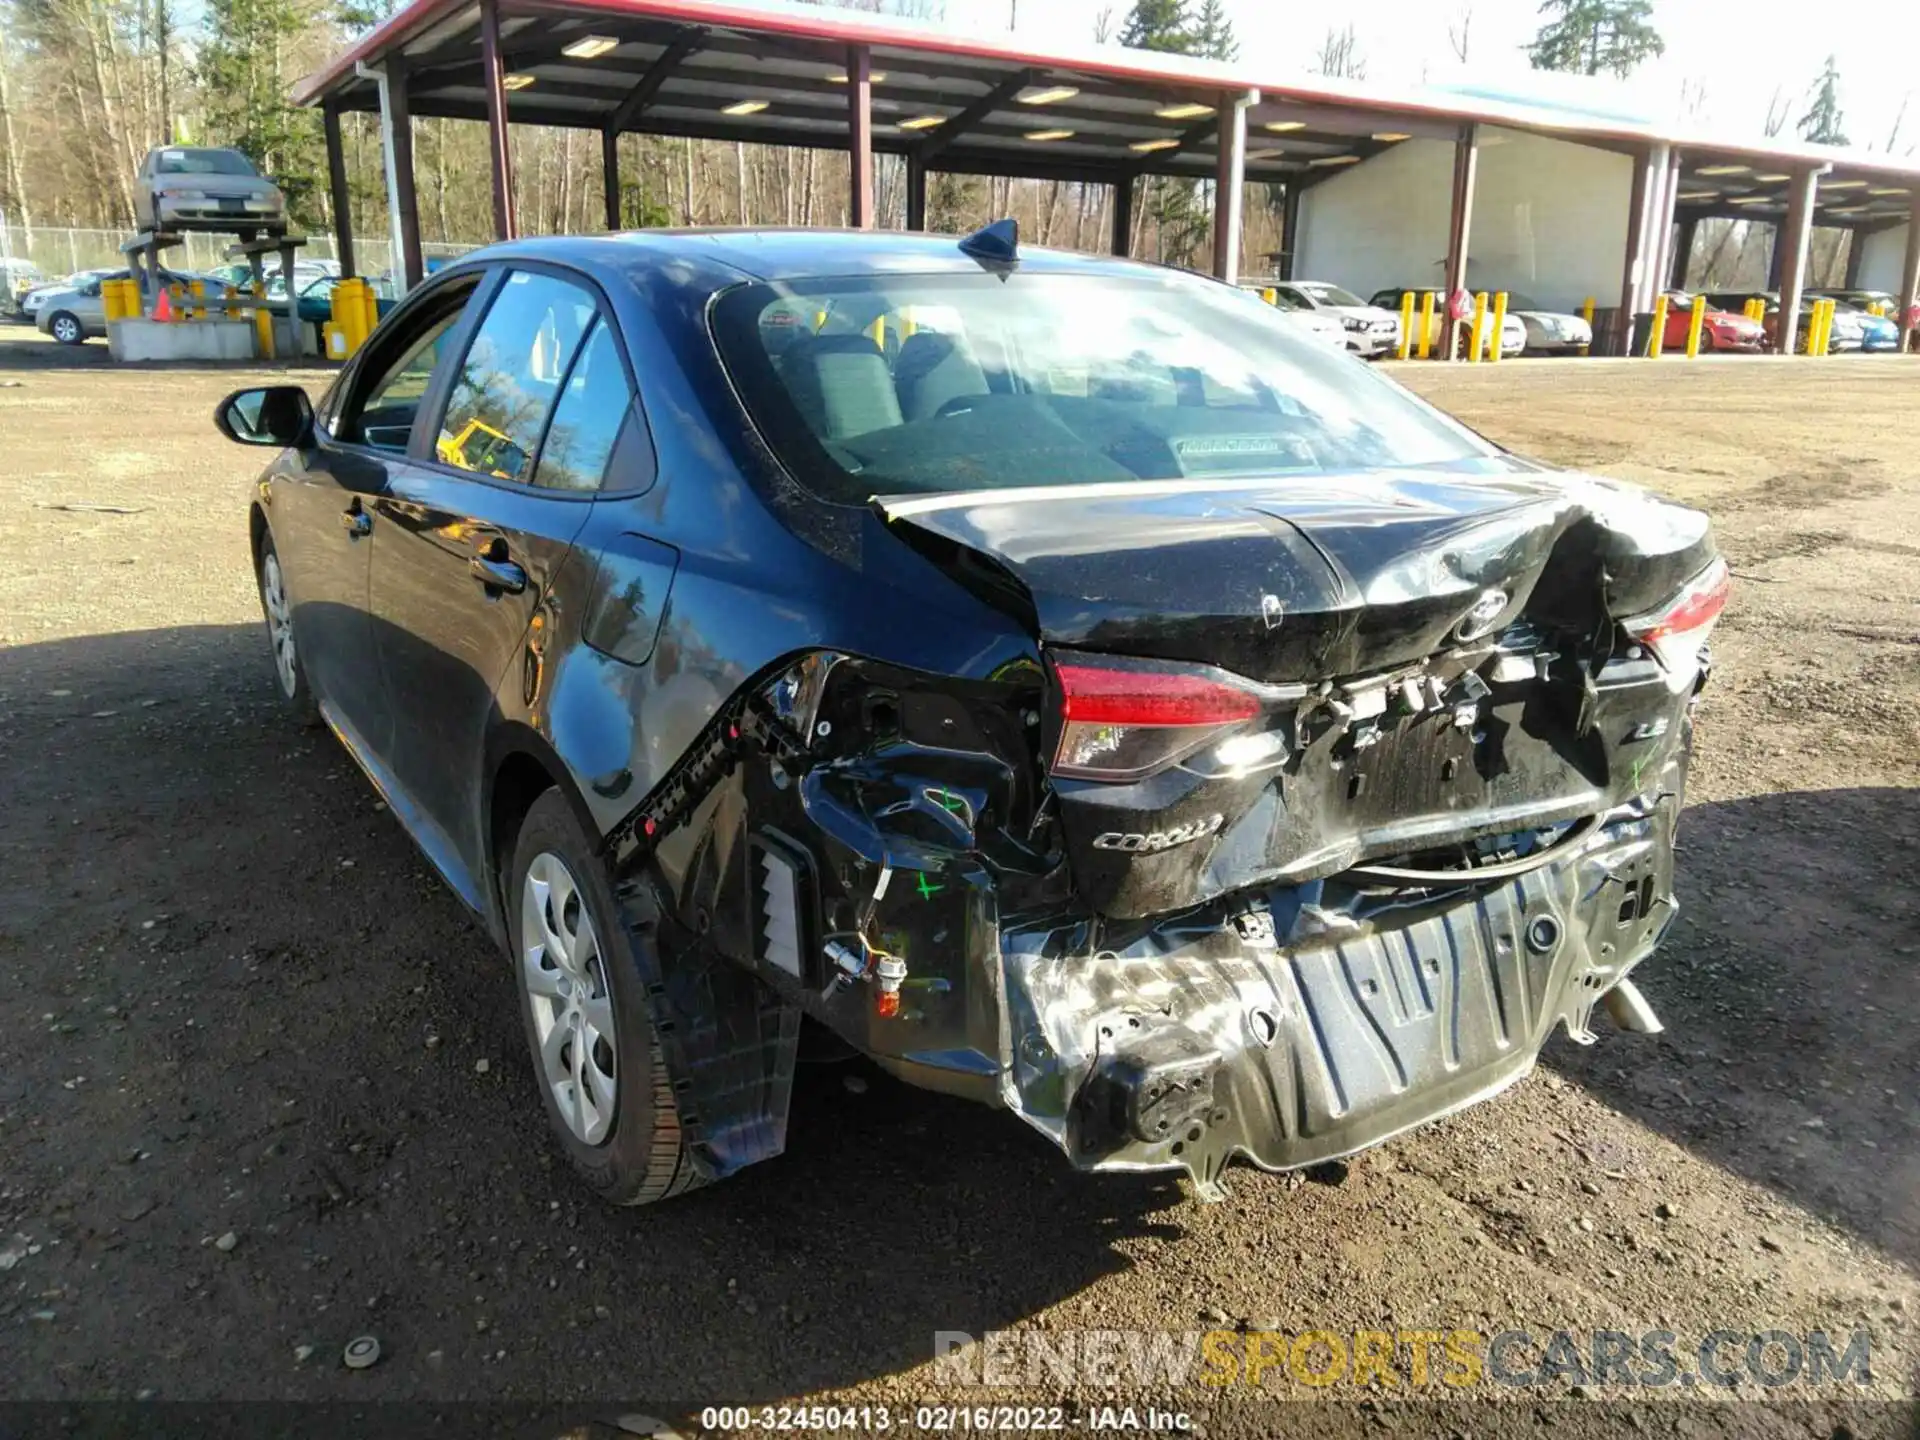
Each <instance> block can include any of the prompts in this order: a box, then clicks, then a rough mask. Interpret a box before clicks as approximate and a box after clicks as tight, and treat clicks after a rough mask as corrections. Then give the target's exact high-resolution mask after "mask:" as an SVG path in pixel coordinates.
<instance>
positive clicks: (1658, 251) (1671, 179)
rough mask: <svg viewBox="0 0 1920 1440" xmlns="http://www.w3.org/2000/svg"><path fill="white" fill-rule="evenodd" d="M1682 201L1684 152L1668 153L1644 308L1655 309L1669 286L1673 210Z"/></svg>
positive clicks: (1651, 233) (1657, 197)
mask: <svg viewBox="0 0 1920 1440" xmlns="http://www.w3.org/2000/svg"><path fill="white" fill-rule="evenodd" d="M1679 200H1680V152H1679V151H1677V150H1669V151H1668V152H1667V163H1666V167H1665V168H1664V169H1663V170H1662V172H1661V176H1660V188H1659V189H1658V190H1657V191H1655V192H1654V196H1653V212H1652V214H1651V215H1650V216H1649V217H1648V218H1649V229H1648V232H1647V267H1646V284H1645V285H1644V286H1642V287H1641V294H1640V308H1641V309H1642V310H1651V309H1653V307H1654V302H1655V301H1656V300H1658V299H1659V298H1660V292H1661V291H1662V290H1664V289H1666V287H1667V283H1668V282H1667V272H1668V271H1669V270H1670V269H1672V267H1673V212H1674V209H1675V207H1676V206H1677V205H1678V204H1679Z"/></svg>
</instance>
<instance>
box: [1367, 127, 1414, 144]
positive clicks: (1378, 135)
mask: <svg viewBox="0 0 1920 1440" xmlns="http://www.w3.org/2000/svg"><path fill="white" fill-rule="evenodd" d="M1373 138H1374V139H1376V140H1380V141H1383V142H1385V143H1386V144H1389V145H1391V144H1392V143H1393V142H1394V141H1396V140H1411V139H1412V138H1413V137H1412V136H1411V135H1408V134H1406V133H1405V132H1404V131H1400V130H1376V131H1375V132H1374V134H1373Z"/></svg>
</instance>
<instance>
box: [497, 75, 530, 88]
mask: <svg viewBox="0 0 1920 1440" xmlns="http://www.w3.org/2000/svg"><path fill="white" fill-rule="evenodd" d="M534 79H535V77H534V76H532V75H506V76H502V77H501V80H500V85H501V88H502V89H505V90H524V89H526V88H527V86H529V85H531V84H533V82H534Z"/></svg>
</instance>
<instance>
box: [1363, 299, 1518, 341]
mask: <svg viewBox="0 0 1920 1440" xmlns="http://www.w3.org/2000/svg"><path fill="white" fill-rule="evenodd" d="M1406 293H1407V291H1406V290H1405V289H1404V288H1399V287H1396V288H1394V289H1389V290H1377V291H1375V292H1374V296H1373V303H1374V304H1375V305H1376V306H1378V307H1379V308H1381V309H1382V310H1387V309H1391V310H1392V311H1393V312H1394V313H1395V314H1396V315H1397V314H1398V313H1399V312H1400V300H1401V297H1402V296H1403V295H1405V294H1406ZM1428 295H1431V296H1433V323H1432V324H1431V325H1430V326H1428V327H1427V345H1428V348H1429V350H1430V352H1431V353H1433V354H1438V353H1439V350H1440V347H1441V346H1442V345H1444V344H1445V343H1446V336H1447V297H1446V293H1445V292H1444V291H1442V290H1441V289H1440V288H1439V287H1438V286H1437V285H1420V286H1415V287H1414V288H1413V316H1414V320H1413V324H1414V344H1413V348H1412V352H1411V353H1412V354H1413V355H1414V356H1415V357H1416V358H1417V357H1418V356H1419V354H1420V340H1419V336H1420V313H1421V308H1422V306H1423V305H1424V304H1425V299H1424V297H1425V296H1428ZM1471 325H1472V322H1471V321H1468V322H1466V324H1464V325H1463V326H1462V327H1461V328H1462V331H1463V332H1466V331H1468V330H1469V329H1470V327H1471ZM1492 325H1493V316H1492V315H1488V316H1487V326H1488V328H1489V329H1491V328H1492ZM1526 348H1527V326H1526V322H1525V321H1523V320H1521V318H1520V317H1519V316H1518V315H1515V314H1514V313H1513V312H1512V311H1511V310H1509V311H1508V312H1507V318H1506V320H1505V321H1504V322H1503V323H1502V325H1501V327H1500V358H1501V359H1502V360H1511V359H1512V358H1513V357H1514V356H1516V355H1518V354H1520V353H1522V352H1523V351H1525V350H1526ZM1466 352H1467V344H1466V341H1465V340H1464V339H1463V340H1462V341H1461V342H1460V353H1461V354H1462V355H1464V354H1466Z"/></svg>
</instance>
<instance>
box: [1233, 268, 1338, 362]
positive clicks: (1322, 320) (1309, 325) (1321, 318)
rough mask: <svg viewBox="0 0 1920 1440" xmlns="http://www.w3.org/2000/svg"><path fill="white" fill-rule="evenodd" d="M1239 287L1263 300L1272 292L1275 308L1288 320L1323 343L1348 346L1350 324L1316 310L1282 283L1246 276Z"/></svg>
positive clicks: (1335, 316)
mask: <svg viewBox="0 0 1920 1440" xmlns="http://www.w3.org/2000/svg"><path fill="white" fill-rule="evenodd" d="M1240 288H1241V289H1242V290H1245V291H1248V292H1249V293H1251V294H1256V295H1259V296H1260V297H1261V298H1262V299H1263V300H1264V299H1265V298H1266V296H1268V295H1272V296H1273V302H1272V303H1273V308H1274V309H1275V310H1276V311H1278V312H1279V313H1280V314H1281V315H1282V316H1283V317H1284V318H1285V319H1286V321H1287V323H1288V324H1290V325H1295V326H1298V327H1299V328H1300V329H1301V330H1302V331H1304V332H1305V333H1306V334H1308V335H1311V336H1313V338H1314V339H1316V340H1318V341H1321V342H1322V343H1323V344H1328V345H1332V346H1335V347H1337V348H1338V349H1341V350H1345V349H1346V348H1347V327H1346V326H1345V325H1344V324H1342V323H1341V321H1340V318H1339V317H1338V316H1337V315H1329V314H1327V313H1326V312H1325V311H1322V310H1316V309H1315V308H1314V307H1313V306H1312V305H1311V304H1309V303H1307V302H1306V301H1305V300H1302V299H1301V298H1300V297H1299V296H1297V295H1290V294H1288V293H1287V292H1286V290H1285V289H1283V288H1282V287H1281V286H1279V285H1277V284H1274V283H1271V282H1267V281H1260V280H1243V281H1242V282H1241V283H1240Z"/></svg>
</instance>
